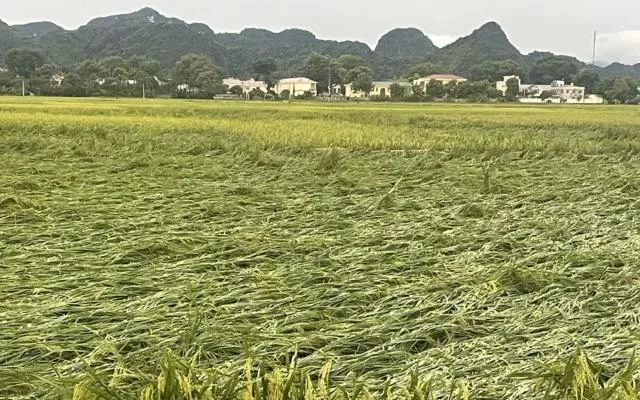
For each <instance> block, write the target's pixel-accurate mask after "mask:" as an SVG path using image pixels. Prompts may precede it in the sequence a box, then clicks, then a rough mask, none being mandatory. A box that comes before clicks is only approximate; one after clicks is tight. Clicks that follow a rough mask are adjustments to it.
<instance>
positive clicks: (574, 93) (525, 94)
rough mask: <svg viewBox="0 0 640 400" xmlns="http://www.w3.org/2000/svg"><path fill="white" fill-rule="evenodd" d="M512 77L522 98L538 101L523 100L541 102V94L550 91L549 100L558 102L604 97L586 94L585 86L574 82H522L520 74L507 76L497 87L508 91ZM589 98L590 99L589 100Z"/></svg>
mask: <svg viewBox="0 0 640 400" xmlns="http://www.w3.org/2000/svg"><path fill="white" fill-rule="evenodd" d="M510 79H516V80H517V81H518V87H519V89H518V93H519V96H520V99H521V100H523V99H535V100H536V101H529V100H525V101H523V102H541V99H540V96H542V93H544V92H549V93H551V98H550V99H549V102H554V100H557V101H555V102H558V103H564V102H568V103H598V102H599V103H602V102H603V100H602V98H600V97H598V96H595V97H594V96H590V97H588V98H587V97H586V96H585V88H584V87H582V86H576V85H574V84H570V85H567V84H566V83H565V82H564V81H562V80H557V81H553V82H551V84H550V85H544V84H530V83H522V80H521V79H520V77H519V76H515V75H511V76H505V77H504V78H503V80H502V82H498V83H496V89H498V90H499V91H501V92H502V94H503V95H505V94H506V92H507V81H509V80H510ZM587 99H588V100H587Z"/></svg>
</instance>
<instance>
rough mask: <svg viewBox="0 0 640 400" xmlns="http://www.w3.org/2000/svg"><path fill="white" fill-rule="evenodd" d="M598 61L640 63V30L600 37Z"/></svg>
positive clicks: (601, 35)
mask: <svg viewBox="0 0 640 400" xmlns="http://www.w3.org/2000/svg"><path fill="white" fill-rule="evenodd" d="M597 51H598V53H597V58H598V60H603V61H606V62H613V61H618V62H621V63H625V64H636V63H640V30H637V31H622V32H617V33H601V34H599V35H598V48H597Z"/></svg>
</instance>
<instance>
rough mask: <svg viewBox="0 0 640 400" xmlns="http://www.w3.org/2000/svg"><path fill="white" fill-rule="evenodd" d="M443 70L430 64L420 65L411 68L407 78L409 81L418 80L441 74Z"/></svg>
mask: <svg viewBox="0 0 640 400" xmlns="http://www.w3.org/2000/svg"><path fill="white" fill-rule="evenodd" d="M443 71H444V70H443V68H442V67H441V66H439V65H436V64H432V63H428V62H427V63H421V64H416V65H414V66H413V67H411V68H410V69H409V71H408V73H407V76H408V77H409V78H411V79H418V78H422V77H425V76H429V75H433V74H437V73H442V72H443Z"/></svg>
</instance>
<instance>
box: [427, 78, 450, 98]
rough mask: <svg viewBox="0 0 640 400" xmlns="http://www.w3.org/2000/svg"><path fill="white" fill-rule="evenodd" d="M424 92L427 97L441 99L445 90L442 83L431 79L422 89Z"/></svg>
mask: <svg viewBox="0 0 640 400" xmlns="http://www.w3.org/2000/svg"><path fill="white" fill-rule="evenodd" d="M424 92H425V94H426V95H427V96H429V97H433V98H442V97H444V95H445V93H446V90H445V88H444V84H443V83H442V82H440V81H437V80H435V79H432V80H430V81H429V83H427V86H426V87H425V88H424Z"/></svg>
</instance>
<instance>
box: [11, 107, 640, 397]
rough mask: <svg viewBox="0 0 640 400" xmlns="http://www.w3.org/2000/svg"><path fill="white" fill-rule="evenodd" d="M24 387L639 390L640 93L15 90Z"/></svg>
mask: <svg viewBox="0 0 640 400" xmlns="http://www.w3.org/2000/svg"><path fill="white" fill-rule="evenodd" d="M0 165H1V166H2V167H1V168H0V398H2V399H5V398H6V399H41V398H42V399H74V400H88V399H110V400H115V399H119V400H124V399H167V400H168V399H185V400H186V399H190V400H199V399H224V400H231V399H243V400H245V399H246V400H252V399H271V400H284V399H305V400H312V399H322V400H342V399H344V400H357V399H366V400H369V399H385V400H387V399H415V400H430V399H542V398H549V399H637V398H639V395H638V393H639V392H638V390H639V389H638V377H640V368H639V366H640V364H638V361H637V359H636V358H635V355H634V354H635V350H636V349H638V348H639V345H640V266H639V261H638V260H640V174H639V173H638V171H640V109H638V108H636V107H624V106H616V107H606V106H602V107H569V106H567V107H551V106H550V107H513V106H506V105H505V106H497V105H493V106H478V105H474V106H467V105H400V104H395V105H385V104H367V105H365V104H356V105H344V104H340V105H329V104H319V103H318V104H314V103H291V104H287V103H213V102H199V101H173V100H171V101H169V100H149V101H141V100H140V101H138V100H88V99H77V100H71V99H40V98H31V99H16V98H0Z"/></svg>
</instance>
